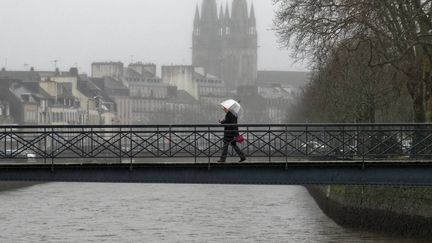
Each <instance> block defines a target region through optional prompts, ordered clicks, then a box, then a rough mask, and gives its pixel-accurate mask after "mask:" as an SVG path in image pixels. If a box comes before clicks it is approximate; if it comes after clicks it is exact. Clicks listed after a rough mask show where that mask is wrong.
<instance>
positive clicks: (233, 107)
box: [221, 99, 241, 116]
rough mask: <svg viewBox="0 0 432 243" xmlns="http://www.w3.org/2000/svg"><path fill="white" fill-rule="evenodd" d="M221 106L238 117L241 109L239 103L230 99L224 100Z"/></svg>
mask: <svg viewBox="0 0 432 243" xmlns="http://www.w3.org/2000/svg"><path fill="white" fill-rule="evenodd" d="M221 105H222V106H223V107H225V108H227V109H228V110H229V111H231V112H232V113H233V114H234V115H235V116H238V114H239V112H240V109H241V105H240V103H238V102H237V101H235V100H232V99H230V100H225V101H224V102H222V103H221Z"/></svg>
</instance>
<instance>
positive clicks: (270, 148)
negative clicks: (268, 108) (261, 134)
mask: <svg viewBox="0 0 432 243" xmlns="http://www.w3.org/2000/svg"><path fill="white" fill-rule="evenodd" d="M267 132H268V139H269V140H268V148H269V151H268V153H269V154H268V156H269V157H268V159H269V163H271V156H272V151H271V150H272V146H271V126H269V127H268V130H267Z"/></svg>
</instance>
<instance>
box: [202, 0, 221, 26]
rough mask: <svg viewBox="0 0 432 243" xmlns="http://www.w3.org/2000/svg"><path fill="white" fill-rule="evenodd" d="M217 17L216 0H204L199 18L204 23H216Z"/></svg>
mask: <svg viewBox="0 0 432 243" xmlns="http://www.w3.org/2000/svg"><path fill="white" fill-rule="evenodd" d="M217 19H218V16H217V5H216V0H204V1H203V4H202V9H201V20H202V21H203V22H206V23H216V22H217Z"/></svg>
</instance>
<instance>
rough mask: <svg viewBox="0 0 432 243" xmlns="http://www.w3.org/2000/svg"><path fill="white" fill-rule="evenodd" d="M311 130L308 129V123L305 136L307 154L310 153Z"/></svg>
mask: <svg viewBox="0 0 432 243" xmlns="http://www.w3.org/2000/svg"><path fill="white" fill-rule="evenodd" d="M308 133H309V131H308V125H307V124H306V126H305V136H306V138H305V147H306V154H305V155H306V156H308V155H309V141H308V140H309V134H308Z"/></svg>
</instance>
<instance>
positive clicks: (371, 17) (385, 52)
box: [274, 0, 432, 122]
mask: <svg viewBox="0 0 432 243" xmlns="http://www.w3.org/2000/svg"><path fill="white" fill-rule="evenodd" d="M431 1H432V0H392V1H386V0H383V1H370V0H321V1H320V0H274V3H275V5H277V6H278V11H277V16H276V19H275V28H276V31H277V33H278V36H279V40H280V41H281V43H282V44H283V45H286V46H291V47H293V48H294V50H295V57H296V58H304V57H313V58H314V60H315V61H316V62H317V63H319V65H321V64H320V63H325V62H326V60H327V58H328V54H329V53H331V52H332V50H341V49H342V48H345V49H346V50H351V51H353V50H357V49H358V47H359V46H360V45H362V44H363V43H366V44H367V46H368V49H369V51H368V54H369V57H368V65H369V66H371V67H374V66H385V65H391V66H392V67H393V68H394V69H395V70H397V71H398V72H399V73H400V74H403V75H404V77H405V82H404V83H405V85H406V87H407V89H408V91H409V93H410V95H411V97H412V103H413V110H414V121H415V122H425V121H426V110H427V107H426V104H429V103H431V102H430V100H431V93H432V74H431V73H432V3H431Z"/></svg>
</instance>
